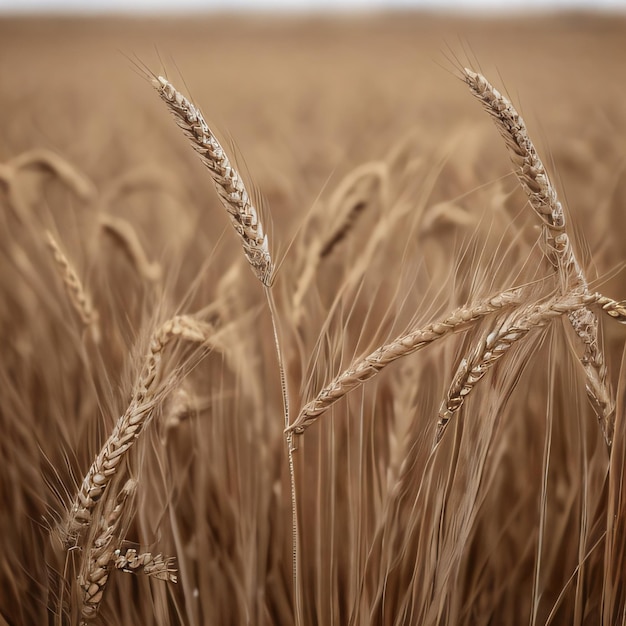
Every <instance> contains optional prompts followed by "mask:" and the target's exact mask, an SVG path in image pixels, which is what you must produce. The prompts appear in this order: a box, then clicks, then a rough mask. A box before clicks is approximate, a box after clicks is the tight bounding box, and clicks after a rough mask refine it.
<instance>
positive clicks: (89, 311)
mask: <svg viewBox="0 0 626 626" xmlns="http://www.w3.org/2000/svg"><path fill="white" fill-rule="evenodd" d="M45 236H46V242H47V244H48V247H49V248H50V250H51V251H52V256H53V257H54V260H55V261H56V264H57V267H58V268H59V270H60V273H61V278H62V280H63V284H64V285H65V290H66V292H67V295H68V297H69V299H70V302H71V303H72V307H73V308H74V310H75V311H76V313H77V314H78V317H79V318H80V321H81V322H82V323H83V325H84V326H85V328H88V329H90V331H91V336H92V337H93V340H94V341H95V342H96V343H99V341H100V323H99V319H100V317H99V315H98V312H97V311H96V309H95V308H94V306H93V304H92V301H91V297H90V296H89V294H88V293H87V290H86V289H85V287H84V286H83V284H82V282H81V280H80V278H78V274H77V272H76V270H75V269H74V266H73V265H72V263H71V262H70V260H69V259H68V258H67V256H65V254H64V253H63V250H61V247H60V246H59V244H58V242H57V240H56V239H55V238H54V236H53V235H52V233H51V232H50V231H46V232H45Z"/></svg>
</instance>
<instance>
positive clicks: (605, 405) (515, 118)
mask: <svg viewBox="0 0 626 626" xmlns="http://www.w3.org/2000/svg"><path fill="white" fill-rule="evenodd" d="M463 74H464V78H465V82H466V83H467V85H468V86H469V88H470V90H471V92H472V93H473V94H474V96H475V97H476V98H478V100H480V102H481V103H482V105H483V107H484V108H485V110H486V111H487V112H488V113H489V114H490V115H491V117H492V119H493V120H494V122H495V124H496V127H497V128H498V130H499V131H500V134H501V135H502V137H503V138H504V141H505V143H506V146H507V148H508V150H509V154H510V156H511V160H512V162H513V165H514V166H515V174H516V175H517V178H518V180H519V182H520V184H521V186H522V188H523V189H524V191H525V192H526V194H527V195H528V199H529V201H530V205H531V206H532V208H533V209H534V210H535V212H536V213H537V215H539V217H540V218H541V220H542V222H543V232H544V238H545V244H546V246H545V248H544V253H545V254H546V256H547V258H548V259H549V260H550V261H551V263H552V264H553V266H554V268H555V271H556V272H557V274H558V275H559V280H560V284H561V292H562V293H567V292H569V291H571V290H582V291H583V292H584V293H588V292H589V287H588V284H587V280H586V278H585V275H584V273H583V271H582V267H581V265H580V263H579V262H578V259H577V258H576V255H575V254H574V250H573V248H572V245H571V242H570V239H569V237H568V235H567V233H566V232H565V213H564V211H563V207H562V206H561V203H560V202H559V200H558V198H557V193H556V190H555V188H554V186H553V185H552V183H551V182H550V178H549V176H548V173H547V172H546V169H545V167H544V165H543V163H542V162H541V159H540V158H539V156H538V154H537V150H536V149H535V146H534V145H533V143H532V141H531V140H530V137H529V136H528V131H527V130H526V125H525V123H524V120H523V119H522V117H521V116H520V115H519V113H518V112H517V111H516V110H515V107H514V106H513V105H512V104H511V102H510V101H509V100H508V99H507V98H505V97H504V96H503V95H502V94H501V93H500V92H499V91H498V90H497V89H496V88H495V87H493V85H491V84H490V83H489V81H488V80H487V79H486V78H485V77H484V76H482V75H481V74H478V73H477V72H473V71H472V70H470V69H467V68H465V69H464V70H463ZM568 317H569V321H570V323H571V325H572V327H573V328H574V331H575V332H576V334H577V335H578V337H579V339H580V340H581V341H582V343H583V344H584V346H585V351H584V354H583V356H582V357H581V359H580V360H581V363H582V365H583V368H584V370H585V372H586V374H587V384H586V390H587V396H588V398H589V400H590V403H591V405H592V407H593V409H594V412H595V413H596V416H597V418H598V421H599V422H600V425H601V428H602V431H603V434H604V438H605V440H606V442H607V445H609V446H610V445H611V438H612V435H611V432H612V430H613V426H612V422H613V419H614V413H615V407H614V403H613V401H612V400H611V397H612V394H611V390H610V386H609V384H608V383H607V381H606V367H605V365H604V355H603V353H602V349H601V347H600V342H599V338H598V319H597V318H596V316H595V314H594V313H593V312H592V311H590V310H588V309H585V310H582V309H579V310H577V311H573V312H572V313H571V314H570V315H569V316H568Z"/></svg>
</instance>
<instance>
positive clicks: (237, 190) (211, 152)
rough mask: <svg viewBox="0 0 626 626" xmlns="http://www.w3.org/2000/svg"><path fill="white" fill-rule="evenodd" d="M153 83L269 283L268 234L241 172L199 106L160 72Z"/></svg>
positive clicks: (254, 267)
mask: <svg viewBox="0 0 626 626" xmlns="http://www.w3.org/2000/svg"><path fill="white" fill-rule="evenodd" d="M152 85H153V86H154V87H155V89H156V90H157V91H158V93H159V95H160V96H161V99H162V100H163V101H164V102H165V104H167V106H168V108H169V110H170V111H171V113H172V114H173V115H174V118H175V120H176V123H177V124H178V126H179V127H180V128H181V129H182V131H183V133H184V134H185V136H186V137H187V138H188V139H189V140H190V141H191V145H192V146H193V149H194V150H195V151H196V152H197V153H198V154H199V156H200V160H201V161H202V163H204V165H205V166H206V168H207V169H208V170H209V172H210V174H211V177H212V178H213V182H214V183H215V188H216V190H217V193H218V195H219V197H220V200H221V201H222V204H223V205H224V208H225V209H226V211H227V212H228V215H229V216H230V219H231V222H232V224H233V226H234V227H235V230H236V231H237V234H238V235H239V238H240V239H241V244H242V246H243V251H244V254H245V255H246V258H247V259H248V262H249V263H250V266H251V267H252V270H253V271H254V273H255V274H256V276H257V278H258V279H259V280H260V281H261V282H262V283H263V284H264V285H270V284H271V282H272V274H273V269H274V268H273V263H272V258H271V256H270V251H269V247H268V243H267V235H265V234H264V232H263V226H262V224H261V221H260V219H259V216H258V214H257V210H256V208H255V207H254V205H253V204H252V202H251V200H250V197H249V195H248V192H247V191H246V188H245V186H244V184H243V180H242V179H241V176H239V173H238V172H237V170H236V169H235V168H234V167H233V166H232V165H231V163H230V161H229V159H228V157H227V156H226V153H225V152H224V149H223V148H222V146H221V145H220V143H219V142H218V140H217V139H216V137H215V135H214V134H213V132H212V131H211V129H210V128H209V126H208V124H207V123H206V122H205V120H204V117H203V116H202V113H201V112H200V110H199V109H197V108H196V107H195V106H194V105H193V104H192V103H191V102H190V101H189V100H188V99H187V98H185V96H183V95H182V94H181V93H180V92H179V91H178V90H177V89H176V88H175V87H174V86H173V85H172V84H171V83H170V82H169V81H168V80H167V79H165V78H163V77H162V76H159V77H158V78H155V79H153V80H152Z"/></svg>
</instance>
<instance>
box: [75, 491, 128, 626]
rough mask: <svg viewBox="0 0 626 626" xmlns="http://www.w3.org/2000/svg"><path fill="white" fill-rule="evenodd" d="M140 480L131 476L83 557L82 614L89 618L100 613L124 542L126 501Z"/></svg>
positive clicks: (105, 515)
mask: <svg viewBox="0 0 626 626" xmlns="http://www.w3.org/2000/svg"><path fill="white" fill-rule="evenodd" d="M136 490H137V481H136V480H134V479H129V480H128V481H126V484H125V485H124V487H123V488H122V490H121V491H120V493H119V494H118V495H117V497H116V498H115V502H114V504H113V506H112V507H111V508H110V509H109V510H108V511H106V512H105V514H104V515H103V517H102V520H101V526H102V530H101V532H100V533H99V534H98V535H97V536H96V538H95V539H94V542H93V544H92V547H91V548H90V549H89V551H88V552H87V558H85V559H84V560H83V566H82V570H81V575H80V585H81V587H82V590H83V606H82V609H81V615H82V617H83V619H85V620H92V619H94V618H95V617H96V615H97V614H98V608H99V606H100V602H101V601H102V596H103V594H104V588H105V587H106V584H107V581H108V580H109V575H110V572H111V568H112V565H113V562H114V560H115V557H116V546H117V545H118V543H120V542H121V538H120V537H119V533H120V526H121V524H122V521H123V520H124V516H123V513H124V512H125V511H127V510H128V509H127V507H126V502H127V500H128V499H129V498H131V497H132V496H134V494H135V491H136Z"/></svg>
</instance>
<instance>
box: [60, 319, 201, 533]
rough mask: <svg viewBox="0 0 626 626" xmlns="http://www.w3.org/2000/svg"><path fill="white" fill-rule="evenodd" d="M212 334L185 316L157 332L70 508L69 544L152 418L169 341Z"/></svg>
mask: <svg viewBox="0 0 626 626" xmlns="http://www.w3.org/2000/svg"><path fill="white" fill-rule="evenodd" d="M211 334H212V333H211V328H210V327H209V326H208V325H207V324H204V323H202V322H199V321H197V320H195V319H193V318H191V317H188V316H185V315H181V316H177V317H174V318H172V319H171V320H168V321H167V322H165V323H164V324H163V325H162V326H161V327H160V328H159V329H158V330H157V331H156V332H155V333H154V335H153V336H152V339H151V341H150V347H149V350H148V355H147V358H146V361H145V363H144V365H143V368H142V370H141V374H140V376H139V378H138V380H137V383H136V384H135V388H134V391H133V396H132V400H131V402H130V404H129V406H128V409H127V410H126V412H125V413H124V414H123V415H122V416H121V417H120V418H119V420H118V421H117V424H116V425H115V428H114V429H113V432H112V433H111V435H110V436H109V438H108V439H107V441H106V443H105V444H104V446H103V447H102V449H101V450H100V452H99V453H98V455H97V456H96V458H95V460H94V462H93V463H92V465H91V467H90V468H89V471H88V472H87V474H86V476H85V478H84V479H83V482H82V485H81V487H80V489H79V491H78V494H77V495H76V497H75V499H74V502H73V504H72V506H71V508H70V511H69V515H68V518H67V521H66V526H65V530H66V533H67V539H66V543H67V544H68V545H69V544H70V543H71V542H72V541H74V540H75V538H76V536H77V535H79V534H80V533H81V531H82V530H84V529H85V527H86V526H87V525H88V524H89V523H90V521H91V514H92V511H93V509H94V507H95V506H96V504H97V502H98V501H99V500H100V498H101V497H102V495H103V494H104V492H105V489H106V488H107V486H108V484H109V483H110V482H111V480H112V478H113V476H115V474H116V472H117V469H118V467H119V465H120V462H121V460H122V459H123V458H124V456H125V455H126V454H127V453H128V451H129V450H130V448H131V447H132V446H133V445H134V443H135V441H136V440H137V438H138V437H139V435H140V434H141V432H142V430H143V429H144V428H145V426H146V424H148V422H149V421H150V419H151V418H152V415H153V412H154V409H155V400H156V399H157V393H156V392H157V382H158V378H159V374H160V372H161V369H162V358H163V351H164V350H165V347H166V346H167V344H168V343H170V341H172V340H174V339H182V340H185V341H190V342H193V343H200V344H202V343H206V342H207V341H208V339H209V337H210V336H211Z"/></svg>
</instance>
